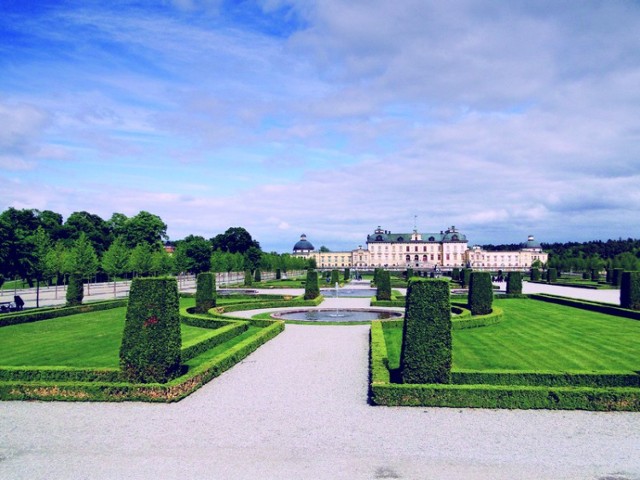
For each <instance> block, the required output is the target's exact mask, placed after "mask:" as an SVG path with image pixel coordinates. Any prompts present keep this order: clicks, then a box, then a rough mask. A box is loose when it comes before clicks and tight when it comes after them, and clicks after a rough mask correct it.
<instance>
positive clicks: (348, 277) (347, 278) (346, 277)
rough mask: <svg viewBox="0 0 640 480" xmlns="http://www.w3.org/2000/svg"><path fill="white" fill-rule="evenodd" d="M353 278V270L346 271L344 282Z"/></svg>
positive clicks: (346, 269)
mask: <svg viewBox="0 0 640 480" xmlns="http://www.w3.org/2000/svg"><path fill="white" fill-rule="evenodd" d="M350 278H351V270H350V269H348V268H345V269H344V281H345V282H346V281H348V280H349V279H350Z"/></svg>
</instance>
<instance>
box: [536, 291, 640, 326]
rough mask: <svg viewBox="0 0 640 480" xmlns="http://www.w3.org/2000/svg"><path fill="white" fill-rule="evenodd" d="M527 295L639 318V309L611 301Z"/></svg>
mask: <svg viewBox="0 0 640 480" xmlns="http://www.w3.org/2000/svg"><path fill="white" fill-rule="evenodd" d="M528 297H529V298H531V299H533V300H539V301H543V302H549V303H557V304H559V305H566V306H569V307H575V308H581V309H583V310H591V311H593V312H599V313H605V314H607V315H614V316H617V317H625V318H630V319H632V320H640V311H637V310H629V309H626V308H622V307H618V306H616V305H613V304H611V303H603V302H591V301H588V300H577V299H574V298H568V297H562V296H559V295H550V294H548V293H530V294H529V295H528Z"/></svg>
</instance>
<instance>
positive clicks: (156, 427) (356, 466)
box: [0, 299, 640, 480]
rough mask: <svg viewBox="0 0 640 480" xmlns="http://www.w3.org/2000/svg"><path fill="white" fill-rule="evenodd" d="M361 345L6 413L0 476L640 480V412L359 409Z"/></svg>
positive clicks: (332, 329) (321, 331) (0, 431)
mask: <svg viewBox="0 0 640 480" xmlns="http://www.w3.org/2000/svg"><path fill="white" fill-rule="evenodd" d="M343 300H345V301H349V299H343ZM368 338H369V327H368V326H298V325H288V326H287V328H286V330H285V332H283V333H282V334H281V335H279V336H278V337H276V338H275V339H274V340H272V341H271V342H269V343H267V344H266V345H264V346H263V347H261V348H260V349H259V350H258V351H256V352H255V353H253V354H252V355H251V356H250V357H248V358H247V359H246V360H245V361H244V362H242V363H241V364H239V365H237V366H235V367H234V368H232V369H231V370H229V371H228V372H226V373H224V374H223V375H222V376H221V377H219V378H217V379H214V380H213V381H212V382H210V383H209V384H207V385H205V386H204V387H203V388H201V389H200V390H199V391H197V392H196V393H194V394H193V395H191V396H190V397H188V398H187V399H185V400H183V401H181V402H179V403H176V404H169V405H164V404H163V405H155V404H144V403H121V404H99V403H93V404H87V403H64V402H59V403H58V402H51V403H48V402H0V479H30V480H32V479H81V478H86V479H118V478H132V479H154V480H158V479H173V478H176V479H177V478H180V479H221V480H222V479H225V480H226V479H229V480H234V479H253V478H256V479H349V480H352V479H393V478H406V479H498V480H500V479H505V480H506V479H510V480H511V479H524V480H526V479H537V480H544V479H554V480H558V479H576V480H577V479H580V480H584V479H593V480H596V479H597V480H605V479H606V480H627V479H634V480H638V479H640V455H638V453H639V450H640V413H594V412H567V411H559V412H553V411H508V410H473V409H444V408H443V409H435V408H388V407H371V406H369V405H367V398H366V393H367V376H368V372H367V361H368Z"/></svg>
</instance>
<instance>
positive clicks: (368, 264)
mask: <svg viewBox="0 0 640 480" xmlns="http://www.w3.org/2000/svg"><path fill="white" fill-rule="evenodd" d="M366 245H367V246H366V248H363V247H362V246H359V247H358V248H357V249H355V250H351V251H347V252H320V251H316V250H315V248H314V247H313V245H312V244H311V242H309V241H308V240H307V237H306V235H304V234H303V235H302V236H301V237H300V240H299V241H298V242H297V243H296V244H295V245H294V247H293V255H296V256H300V257H304V258H314V259H315V261H316V265H317V266H318V268H375V267H384V268H391V269H393V268H398V269H400V268H401V269H405V268H414V269H445V270H449V269H451V268H454V267H458V268H460V267H471V268H473V269H474V270H496V269H500V270H525V269H528V268H530V267H531V264H532V263H533V262H534V261H536V260H539V261H540V262H541V263H543V264H545V263H547V260H548V254H546V253H544V252H543V251H542V248H541V246H540V243H538V242H536V241H535V240H534V238H533V236H529V238H528V240H527V242H526V243H524V244H522V248H521V249H520V250H517V251H509V252H505V251H503V252H493V251H485V250H483V249H481V248H480V247H479V246H473V247H471V248H469V247H468V240H467V237H466V236H465V235H464V234H462V233H460V232H459V231H458V230H457V229H456V227H455V226H452V227H449V228H448V229H446V230H444V231H440V232H439V233H419V232H418V231H417V230H413V232H411V233H391V232H390V231H388V230H384V229H382V228H381V227H378V228H377V229H376V230H375V231H374V232H373V234H370V235H367V242H366Z"/></svg>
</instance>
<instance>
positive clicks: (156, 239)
mask: <svg viewBox="0 0 640 480" xmlns="http://www.w3.org/2000/svg"><path fill="white" fill-rule="evenodd" d="M112 218H113V217H112ZM119 220H121V219H119ZM119 220H118V221H119ZM123 228H124V232H123V235H124V241H125V243H126V245H127V246H128V247H129V248H135V247H136V246H137V245H139V244H141V243H147V244H149V245H154V246H159V245H161V244H162V242H163V241H164V240H166V239H167V238H168V237H167V224H166V223H164V222H163V221H162V219H161V218H160V217H159V216H158V215H154V214H152V213H149V212H146V211H144V210H143V211H141V212H140V213H138V214H137V215H136V216H134V217H131V218H129V219H127V220H126V221H125V222H124V227H123Z"/></svg>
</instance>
